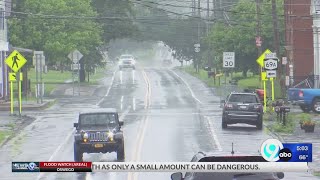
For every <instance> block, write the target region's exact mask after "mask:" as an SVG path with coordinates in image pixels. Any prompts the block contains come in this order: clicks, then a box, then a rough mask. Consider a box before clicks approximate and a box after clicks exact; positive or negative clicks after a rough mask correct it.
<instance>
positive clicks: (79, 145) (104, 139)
mask: <svg viewBox="0 0 320 180" xmlns="http://www.w3.org/2000/svg"><path fill="white" fill-rule="evenodd" d="M122 125H123V122H120V121H119V116H118V112H117V110H116V109H103V110H97V111H90V112H85V113H80V114H79V119H78V123H74V127H75V128H76V133H75V136H74V161H83V153H108V152H117V159H118V160H119V161H120V160H124V158H125V152H124V138H123V132H122V130H121V126H122Z"/></svg>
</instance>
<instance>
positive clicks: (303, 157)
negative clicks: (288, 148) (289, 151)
mask: <svg viewBox="0 0 320 180" xmlns="http://www.w3.org/2000/svg"><path fill="white" fill-rule="evenodd" d="M307 158H308V155H299V160H306V159H307Z"/></svg>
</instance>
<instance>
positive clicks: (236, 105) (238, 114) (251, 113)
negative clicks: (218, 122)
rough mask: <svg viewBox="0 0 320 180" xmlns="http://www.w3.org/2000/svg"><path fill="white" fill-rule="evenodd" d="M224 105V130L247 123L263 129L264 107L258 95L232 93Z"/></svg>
mask: <svg viewBox="0 0 320 180" xmlns="http://www.w3.org/2000/svg"><path fill="white" fill-rule="evenodd" d="M221 102H222V104H223V113H222V128H227V127H228V124H237V123H246V124H250V125H256V127H257V128H258V129H262V119H263V107H262V104H261V102H260V100H259V98H258V96H257V94H256V93H231V94H229V95H228V96H227V98H226V100H222V101H221Z"/></svg>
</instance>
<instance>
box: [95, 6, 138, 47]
mask: <svg viewBox="0 0 320 180" xmlns="http://www.w3.org/2000/svg"><path fill="white" fill-rule="evenodd" d="M92 5H93V7H94V8H95V10H96V11H97V12H98V15H99V17H101V18H99V19H98V20H97V22H98V23H99V24H100V25H102V27H103V40H104V42H105V44H108V43H109V42H110V40H114V39H122V38H127V37H134V36H135V35H136V33H137V32H138V31H137V27H136V26H135V25H134V24H133V19H134V16H135V12H134V10H133V8H132V6H133V4H132V3H131V2H130V1H126V0H92ZM104 17H113V18H104Z"/></svg>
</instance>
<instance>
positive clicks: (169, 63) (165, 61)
mask: <svg viewBox="0 0 320 180" xmlns="http://www.w3.org/2000/svg"><path fill="white" fill-rule="evenodd" d="M171 64H172V61H171V59H164V60H163V61H162V65H164V66H170V65H171Z"/></svg>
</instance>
